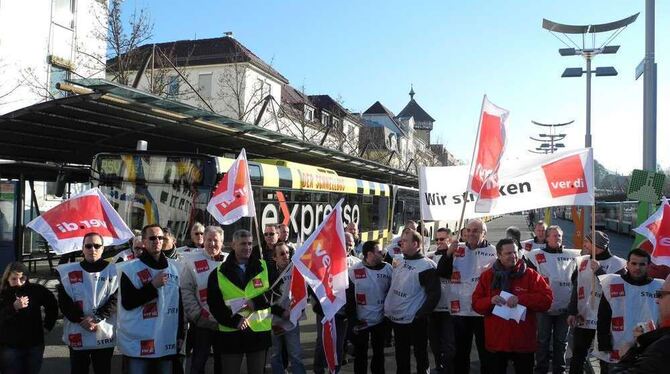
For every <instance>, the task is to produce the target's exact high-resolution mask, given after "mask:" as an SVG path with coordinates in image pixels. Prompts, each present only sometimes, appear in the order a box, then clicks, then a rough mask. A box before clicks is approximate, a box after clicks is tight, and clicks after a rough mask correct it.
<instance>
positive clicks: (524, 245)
mask: <svg viewBox="0 0 670 374" xmlns="http://www.w3.org/2000/svg"><path fill="white" fill-rule="evenodd" d="M546 246H547V244H546V243H535V238H533V239H528V240H524V241H522V242H521V248H519V256H520V257H525V256H526V255H527V254H528V253H530V251H532V250H533V249H544V247H546Z"/></svg>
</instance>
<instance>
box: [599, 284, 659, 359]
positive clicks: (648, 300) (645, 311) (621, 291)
mask: <svg viewBox="0 0 670 374" xmlns="http://www.w3.org/2000/svg"><path fill="white" fill-rule="evenodd" d="M598 279H600V284H601V285H602V290H603V296H605V298H606V299H607V301H608V302H609V304H610V307H611V308H612V321H611V323H610V326H611V327H610V330H611V332H612V352H601V351H597V350H594V351H593V355H594V356H596V357H598V358H599V359H601V360H603V361H607V362H610V363H616V362H619V360H620V359H621V357H623V355H624V354H626V352H627V351H628V349H629V348H630V347H631V346H632V345H633V344H634V343H635V338H634V337H633V329H634V328H635V325H637V324H638V323H640V322H647V321H649V320H651V321H653V322H654V324H655V325H656V326H658V322H659V317H660V312H659V310H658V299H656V291H657V290H660V289H661V288H662V287H663V281H662V280H660V279H654V280H653V281H652V282H651V283H649V284H647V285H645V286H635V285H632V284H630V283H628V282H626V281H625V280H624V279H623V278H622V277H621V276H620V275H618V274H605V275H601V276H599V277H598ZM595 346H596V348H597V347H598V345H597V344H596V345H595Z"/></svg>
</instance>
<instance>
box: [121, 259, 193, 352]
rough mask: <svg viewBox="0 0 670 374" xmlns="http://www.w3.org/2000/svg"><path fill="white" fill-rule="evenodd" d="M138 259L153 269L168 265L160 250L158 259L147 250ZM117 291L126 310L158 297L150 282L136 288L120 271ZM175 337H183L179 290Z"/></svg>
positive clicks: (179, 338) (182, 311)
mask: <svg viewBox="0 0 670 374" xmlns="http://www.w3.org/2000/svg"><path fill="white" fill-rule="evenodd" d="M138 260H139V261H142V262H143V263H144V264H145V265H147V266H148V267H150V268H152V269H155V270H162V269H167V267H168V261H167V258H166V257H165V255H164V254H163V253H162V252H161V255H160V257H159V258H158V261H156V260H154V258H153V257H151V255H149V254H148V253H147V252H143V253H142V254H141V255H140V257H139V259H138ZM119 292H121V296H122V297H121V306H122V307H123V308H124V309H126V310H131V309H135V308H139V307H141V306H142V305H144V304H146V303H148V302H150V301H151V300H153V299H155V298H157V297H158V290H157V289H156V288H155V287H154V285H153V284H151V282H147V283H146V284H145V285H143V286H142V288H139V289H137V288H135V286H134V285H133V282H132V281H131V280H130V278H128V277H127V276H126V274H124V273H123V272H122V273H121V282H120V285H119ZM177 339H178V340H182V339H184V308H183V304H182V301H181V290H180V291H179V323H178V325H177Z"/></svg>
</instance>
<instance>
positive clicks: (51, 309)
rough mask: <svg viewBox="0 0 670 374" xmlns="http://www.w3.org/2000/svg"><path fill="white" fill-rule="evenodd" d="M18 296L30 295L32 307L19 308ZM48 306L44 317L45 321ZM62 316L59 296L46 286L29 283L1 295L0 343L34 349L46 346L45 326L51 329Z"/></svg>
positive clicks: (29, 304) (0, 344)
mask: <svg viewBox="0 0 670 374" xmlns="http://www.w3.org/2000/svg"><path fill="white" fill-rule="evenodd" d="M18 296H28V299H29V303H28V307H26V308H24V309H21V310H19V311H17V310H16V309H14V302H15V301H16V298H17V297H18ZM42 308H44V320H42ZM57 317H58V304H57V302H56V297H54V295H53V294H52V293H51V292H50V291H49V290H47V289H46V287H44V286H42V285H40V284H36V283H29V282H26V283H25V284H24V285H23V287H9V288H7V289H5V290H3V291H2V293H1V294H0V346H8V347H12V348H31V347H37V346H43V345H44V329H47V330H49V331H51V329H53V327H54V324H55V323H56V318H57Z"/></svg>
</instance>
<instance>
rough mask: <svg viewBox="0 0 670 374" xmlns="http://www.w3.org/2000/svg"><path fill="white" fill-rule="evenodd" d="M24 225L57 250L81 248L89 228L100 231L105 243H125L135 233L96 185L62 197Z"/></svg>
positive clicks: (65, 251)
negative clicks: (50, 207) (67, 197)
mask: <svg viewBox="0 0 670 374" xmlns="http://www.w3.org/2000/svg"><path fill="white" fill-rule="evenodd" d="M27 226H28V227H29V228H30V229H32V230H34V231H36V232H37V233H38V234H40V235H42V236H43V237H44V239H46V240H47V242H48V243H49V245H50V246H51V248H53V250H54V251H55V252H56V253H59V254H63V253H68V252H73V251H77V250H80V249H81V244H82V241H83V238H84V236H85V235H86V234H88V233H89V232H97V233H98V234H100V235H102V239H103V243H104V244H105V245H119V244H124V243H126V242H128V240H129V239H130V238H132V237H134V235H133V232H132V231H130V229H129V228H128V226H127V225H126V223H125V222H123V219H121V217H120V216H119V214H118V213H117V212H116V211H115V210H114V208H113V207H112V205H111V204H110V203H109V201H107V199H106V198H105V195H103V194H102V192H101V191H100V190H99V189H98V188H92V189H90V190H88V191H85V192H82V193H81V194H79V195H76V196H74V197H72V198H70V199H68V200H65V201H63V202H62V203H60V204H58V205H57V206H55V207H53V208H52V209H49V210H48V211H46V212H44V213H43V214H42V215H40V216H39V217H37V218H35V219H34V220H32V221H30V223H28V225H27Z"/></svg>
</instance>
